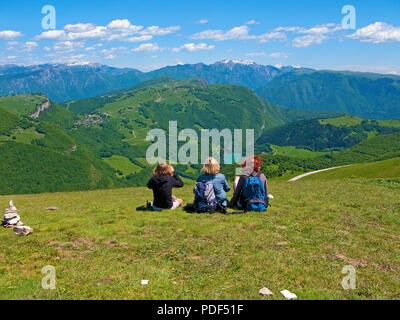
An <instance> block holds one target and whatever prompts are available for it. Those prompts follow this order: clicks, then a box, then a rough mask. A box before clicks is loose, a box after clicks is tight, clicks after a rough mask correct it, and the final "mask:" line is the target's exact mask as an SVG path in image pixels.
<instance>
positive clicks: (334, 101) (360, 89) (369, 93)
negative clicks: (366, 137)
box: [256, 71, 400, 119]
mask: <svg viewBox="0 0 400 320" xmlns="http://www.w3.org/2000/svg"><path fill="white" fill-rule="evenodd" d="M256 91H257V93H258V94H259V95H260V96H261V97H263V98H265V99H267V100H268V101H270V102H272V103H275V104H277V105H280V106H282V107H287V108H296V109H311V110H332V111H338V112H344V113H350V114H353V115H358V116H361V117H364V118H369V119H392V118H395V119H400V103H399V95H400V77H398V76H390V75H377V74H367V73H357V72H335V71H308V72H292V73H287V74H283V75H281V76H279V77H277V78H275V79H273V80H272V81H271V82H269V83H268V84H266V85H265V86H263V87H262V88H259V89H258V90H256Z"/></svg>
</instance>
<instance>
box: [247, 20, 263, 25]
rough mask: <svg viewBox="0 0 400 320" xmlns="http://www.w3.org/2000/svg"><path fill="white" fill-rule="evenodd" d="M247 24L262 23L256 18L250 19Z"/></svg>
mask: <svg viewBox="0 0 400 320" xmlns="http://www.w3.org/2000/svg"><path fill="white" fill-rule="evenodd" d="M245 24H260V23H259V22H258V21H256V20H250V21H247V22H246V23H245Z"/></svg>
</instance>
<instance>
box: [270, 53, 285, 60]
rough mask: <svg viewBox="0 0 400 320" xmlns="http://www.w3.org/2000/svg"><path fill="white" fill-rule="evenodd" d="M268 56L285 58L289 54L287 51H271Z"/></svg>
mask: <svg viewBox="0 0 400 320" xmlns="http://www.w3.org/2000/svg"><path fill="white" fill-rule="evenodd" d="M268 56H269V57H271V58H283V59H286V58H287V57H288V54H287V53H285V52H273V53H270V54H269V55H268Z"/></svg>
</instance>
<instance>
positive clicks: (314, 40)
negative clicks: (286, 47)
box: [292, 33, 328, 48]
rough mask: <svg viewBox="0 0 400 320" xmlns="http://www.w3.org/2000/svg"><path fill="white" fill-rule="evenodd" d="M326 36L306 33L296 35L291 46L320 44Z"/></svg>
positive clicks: (301, 46) (299, 46)
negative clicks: (304, 34) (300, 35)
mask: <svg viewBox="0 0 400 320" xmlns="http://www.w3.org/2000/svg"><path fill="white" fill-rule="evenodd" d="M327 39H328V37H327V36H325V35H323V34H318V33H317V34H308V35H306V36H302V37H298V38H295V39H293V41H292V46H293V47H295V48H305V47H309V46H312V45H316V44H321V43H323V42H324V41H325V40H327Z"/></svg>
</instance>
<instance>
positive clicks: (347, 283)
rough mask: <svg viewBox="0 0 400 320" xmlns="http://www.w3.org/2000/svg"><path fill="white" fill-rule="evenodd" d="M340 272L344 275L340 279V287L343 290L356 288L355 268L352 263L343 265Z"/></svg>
mask: <svg viewBox="0 0 400 320" xmlns="http://www.w3.org/2000/svg"><path fill="white" fill-rule="evenodd" d="M342 274H345V275H346V276H345V277H343V279H342V287H343V289H344V290H355V289H356V269H355V268H354V267H353V266H352V265H348V266H344V267H343V269H342Z"/></svg>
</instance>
